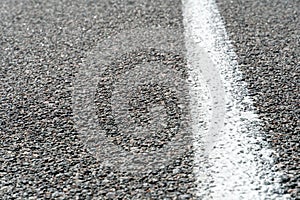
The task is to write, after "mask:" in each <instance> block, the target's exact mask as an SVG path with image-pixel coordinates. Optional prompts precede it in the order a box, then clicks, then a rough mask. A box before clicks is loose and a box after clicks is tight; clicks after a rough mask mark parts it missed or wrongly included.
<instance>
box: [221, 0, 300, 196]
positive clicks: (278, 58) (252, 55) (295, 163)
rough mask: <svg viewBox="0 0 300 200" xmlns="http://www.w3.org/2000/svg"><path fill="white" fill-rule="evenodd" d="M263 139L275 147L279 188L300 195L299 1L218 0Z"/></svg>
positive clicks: (293, 194) (284, 191)
mask: <svg viewBox="0 0 300 200" xmlns="http://www.w3.org/2000/svg"><path fill="white" fill-rule="evenodd" d="M217 3H218V6H219V10H220V13H221V15H222V17H223V19H224V21H225V25H226V29H227V31H228V35H229V36H230V39H231V40H232V42H233V45H234V46H235V51H236V53H237V56H238V62H239V65H240V68H241V70H242V72H243V74H244V80H245V81H246V82H247V83H248V89H249V92H250V94H251V97H252V98H253V99H254V103H255V107H256V109H257V113H258V114H259V117H260V119H261V120H262V121H263V123H264V125H263V131H264V132H265V140H266V141H268V142H269V144H271V146H272V147H273V148H274V149H275V150H276V152H277V155H276V166H277V170H279V171H280V172H282V173H283V176H282V180H281V182H282V186H283V188H284V189H283V191H282V192H283V193H290V194H292V198H295V199H299V198H300V185H299V183H300V167H299V166H300V148H299V147H300V143H299V141H300V130H299V127H300V126H299V124H300V123H299V122H300V121H299V119H300V116H299V111H300V110H299V94H300V81H299V80H300V77H299V67H300V60H299V58H300V48H299V46H300V20H299V16H300V13H299V8H300V2H299V1H283V0H275V1H265V0H264V1H239V0H231V1H229V0H225V1H217Z"/></svg>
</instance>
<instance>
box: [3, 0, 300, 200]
mask: <svg viewBox="0 0 300 200" xmlns="http://www.w3.org/2000/svg"><path fill="white" fill-rule="evenodd" d="M217 6H218V9H219V11H220V15H221V17H222V19H223V20H224V22H225V23H224V24H225V27H226V30H227V32H228V35H229V38H230V40H231V41H232V44H233V45H234V51H235V52H236V54H237V61H238V63H239V66H240V70H241V72H242V74H243V80H241V81H244V82H246V83H247V89H248V90H249V94H250V96H251V98H252V99H253V102H254V107H255V110H256V112H257V114H258V116H259V118H260V119H261V121H262V122H263V127H262V133H264V140H265V141H267V142H268V143H269V145H271V146H272V148H273V149H274V150H275V152H276V153H275V154H274V155H273V156H274V158H275V161H276V162H275V164H276V165H275V166H274V170H275V171H278V172H280V173H281V174H282V176H281V178H280V180H279V184H280V186H281V188H280V189H278V190H277V191H276V193H277V194H278V195H279V196H280V195H282V194H290V195H291V199H297V197H298V198H299V196H300V194H299V190H300V186H299V182H300V177H299V170H300V169H299V166H300V163H299V157H300V156H299V139H300V138H299V135H300V134H299V63H300V61H299V46H300V45H299V42H300V38H299V35H300V34H299V9H298V8H299V7H300V5H299V1H283V0H276V1H272V2H269V1H245V2H240V1H237V0H233V1H229V0H228V1H227V0H225V1H217ZM0 19H1V20H0V36H1V37H0V44H1V45H0V52H1V53H0V137H1V143H0V163H1V165H0V199H197V198H198V197H197V192H198V191H199V186H197V184H196V179H197V178H199V177H196V176H197V174H195V173H194V153H195V152H194V149H193V131H192V130H191V128H190V126H189V124H190V112H191V108H190V106H189V103H190V100H191V99H190V96H189V85H188V84H187V80H188V74H189V72H188V68H187V66H186V64H187V58H186V53H185V52H186V46H185V35H184V33H185V27H184V23H183V5H182V2H181V1H179V0H175V1H171V0H150V1H132V0H122V1H121V0H110V1H108V0H103V1H81V0H72V1H69V0H64V1H57V0H50V1H45V2H43V1H29V0H24V1H12V0H3V1H1V3H0ZM149 38H151V39H152V40H149ZM128 85H129V87H128ZM124 108H126V109H124ZM129 111H130V112H129ZM157 130H159V131H157ZM138 133H142V134H138ZM153 135H154V136H155V137H154V136H153ZM141 141H143V142H141ZM150 150H151V151H150ZM132 152H134V153H136V155H139V156H137V158H138V159H136V160H135V157H134V156H132V155H133V153H132ZM151 152H154V153H151Z"/></svg>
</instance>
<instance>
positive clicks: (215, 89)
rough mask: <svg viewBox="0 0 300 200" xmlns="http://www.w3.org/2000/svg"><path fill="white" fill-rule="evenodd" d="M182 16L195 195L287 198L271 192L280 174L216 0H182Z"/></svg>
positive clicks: (229, 197) (237, 197)
mask: <svg viewBox="0 0 300 200" xmlns="http://www.w3.org/2000/svg"><path fill="white" fill-rule="evenodd" d="M183 16H184V25H185V37H186V47H187V59H188V67H189V70H190V75H191V80H190V82H191V83H190V93H191V98H192V99H191V110H192V113H191V115H192V118H193V125H192V128H193V133H194V138H195V140H194V148H195V169H194V172H195V175H196V178H197V184H198V190H197V196H198V197H201V198H203V199H252V198H253V199H265V198H271V199H273V198H276V199H278V198H282V199H285V198H286V197H279V196H277V195H275V194H274V191H276V190H277V191H278V190H279V189H280V188H279V184H278V183H277V179H278V176H279V175H280V174H278V173H275V172H274V167H273V166H272V162H273V160H272V158H271V155H272V154H273V153H274V152H273V151H272V150H270V149H269V148H268V144H267V143H266V142H264V141H263V140H262V135H261V133H260V121H259V119H258V116H257V115H256V114H255V113H254V109H253V106H252V100H251V99H250V98H248V97H247V89H246V83H245V82H243V81H241V80H242V74H241V72H240V71H239V68H238V63H237V61H236V55H235V53H234V51H233V48H232V46H231V44H230V41H229V39H228V36H227V34H226V30H225V28H224V25H223V22H222V20H221V17H220V14H219V13H218V9H217V6H216V4H215V2H214V1H213V0H183ZM206 127H207V128H206ZM272 178H273V179H275V181H274V180H272Z"/></svg>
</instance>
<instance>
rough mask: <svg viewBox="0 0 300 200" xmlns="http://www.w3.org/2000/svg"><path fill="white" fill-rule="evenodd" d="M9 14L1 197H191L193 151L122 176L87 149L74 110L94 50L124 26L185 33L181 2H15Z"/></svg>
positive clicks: (1, 6) (1, 105) (0, 89)
mask: <svg viewBox="0 0 300 200" xmlns="http://www.w3.org/2000/svg"><path fill="white" fill-rule="evenodd" d="M0 15H1V16H0V18H1V20H0V35H1V37H0V44H1V45H0V52H1V53H0V56H1V59H0V60H1V61H0V62H1V63H0V64H1V65H0V98H1V99H0V124H1V125H0V138H1V143H0V163H1V164H0V198H1V199H36V198H45V199H91V198H93V197H94V198H96V199H158V198H163V197H164V198H166V199H173V198H180V199H190V198H192V195H193V190H194V178H193V174H192V163H193V162H192V156H191V155H192V152H191V151H190V152H187V155H185V156H179V157H178V158H177V159H175V160H174V162H173V163H172V164H171V165H169V166H165V167H164V168H161V169H159V170H154V171H148V172H147V173H143V174H139V175H137V174H130V173H120V172H118V171H117V170H116V169H113V168H107V167H103V166H102V165H101V162H100V161H97V160H96V159H95V157H94V156H93V155H92V154H90V153H88V151H87V150H86V149H85V148H84V144H83V141H81V140H80V139H79V136H78V132H77V131H76V130H75V129H74V122H73V120H72V117H73V113H72V109H71V106H72V105H71V104H72V101H71V92H72V91H71V89H70V88H71V87H72V79H73V78H74V74H75V73H76V71H77V68H78V66H79V65H80V64H82V62H83V60H84V59H85V57H86V56H85V55H86V53H87V52H89V51H91V49H93V48H94V47H95V46H96V45H97V44H98V43H99V42H101V41H102V40H104V39H107V38H108V37H111V36H113V35H115V34H117V33H118V32H120V31H121V30H124V29H133V28H135V27H149V26H151V25H155V26H157V27H159V26H161V27H166V28H167V27H172V28H175V29H178V31H179V32H183V25H182V17H181V3H180V1H179V0H178V1H177V0H176V1H165V0H163V1H145V2H144V1H143V2H142V1H139V3H137V2H136V1H129V0H128V1H89V2H83V1H73V0H72V1H63V2H62V1H55V0H51V1H26V0H25V1H10V0H9V1H1V3H0ZM174 59H176V58H174Z"/></svg>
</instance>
